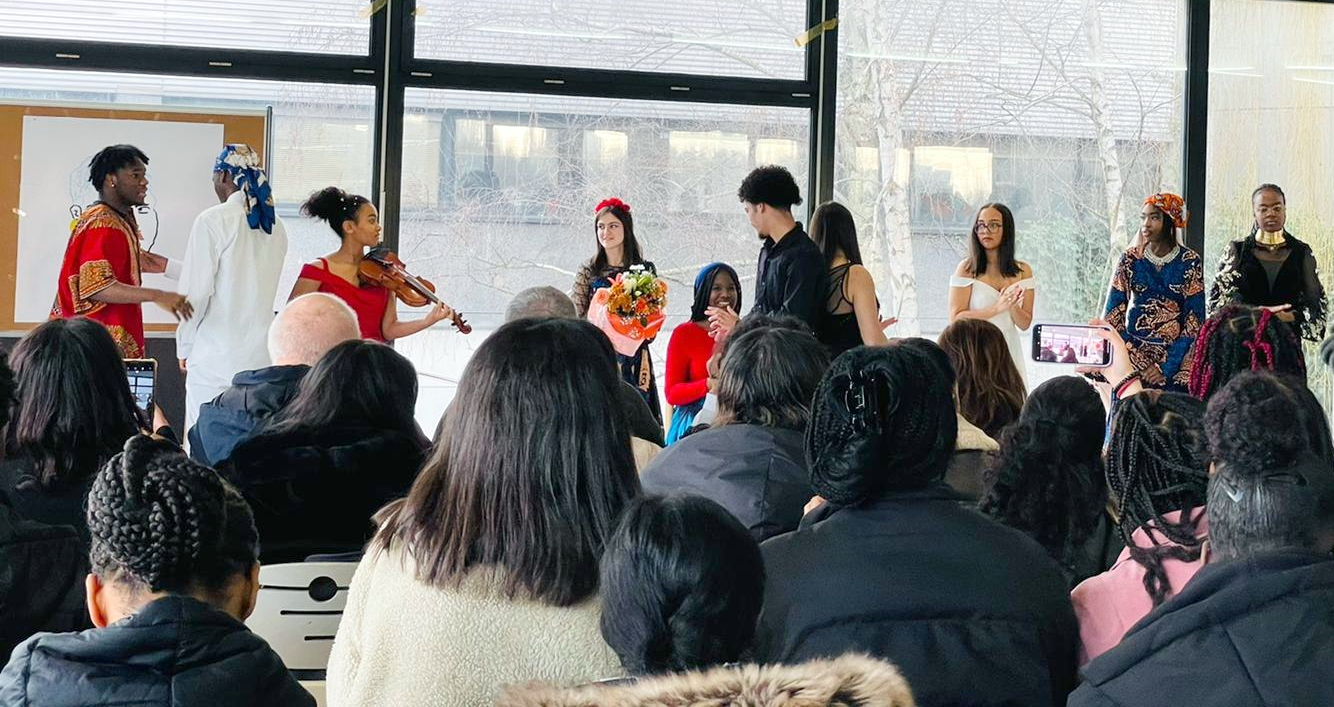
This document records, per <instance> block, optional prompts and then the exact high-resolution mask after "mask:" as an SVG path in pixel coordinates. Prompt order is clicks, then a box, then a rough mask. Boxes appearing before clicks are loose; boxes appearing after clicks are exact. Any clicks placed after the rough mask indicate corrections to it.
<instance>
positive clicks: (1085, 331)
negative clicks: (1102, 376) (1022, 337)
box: [1032, 324, 1115, 368]
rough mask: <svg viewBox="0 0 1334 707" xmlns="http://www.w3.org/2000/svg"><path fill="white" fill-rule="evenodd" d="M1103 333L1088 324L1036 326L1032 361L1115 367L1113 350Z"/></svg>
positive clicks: (1092, 366) (1091, 366) (1034, 328)
mask: <svg viewBox="0 0 1334 707" xmlns="http://www.w3.org/2000/svg"><path fill="white" fill-rule="evenodd" d="M1101 331H1102V330H1101V328H1100V327H1098V326H1090V325H1087V324H1035V325H1034V326H1033V350H1032V357H1033V360H1034V361H1037V362H1039V363H1057V364H1067V365H1075V366H1084V367H1089V368H1105V367H1107V366H1109V365H1111V363H1112V346H1111V344H1110V342H1108V341H1107V340H1106V339H1105V338H1104V336H1103V335H1102V334H1101V333H1100V332H1101ZM1112 333H1115V332H1112Z"/></svg>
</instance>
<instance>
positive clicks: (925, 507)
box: [756, 341, 1077, 705]
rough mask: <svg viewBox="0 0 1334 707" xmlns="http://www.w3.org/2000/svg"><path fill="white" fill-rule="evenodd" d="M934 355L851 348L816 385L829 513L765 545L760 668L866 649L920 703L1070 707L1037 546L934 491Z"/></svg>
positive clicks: (812, 429) (1068, 618)
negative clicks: (888, 664) (893, 670)
mask: <svg viewBox="0 0 1334 707" xmlns="http://www.w3.org/2000/svg"><path fill="white" fill-rule="evenodd" d="M930 346H933V344H931V343H930V342H925V341H920V342H914V343H911V344H905V343H903V342H891V343H890V345H889V346H887V347H865V348H858V349H853V350H851V351H848V352H847V353H845V354H843V355H842V356H839V357H838V359H836V360H835V361H834V363H833V365H832V366H831V367H830V369H829V371H828V372H827V373H826V374H825V377H824V379H823V380H821V382H820V386H819V389H818V390H817V391H816V394H815V398H814V403H813V406H812V412H811V422H810V426H809V427H808V428H807V436H806V449H807V456H808V458H809V459H810V461H811V481H812V485H813V486H814V488H815V491H816V492H817V493H819V494H820V495H821V496H822V497H824V498H825V499H827V503H825V504H824V505H823V506H821V507H820V508H818V509H816V510H814V511H813V512H812V513H810V514H809V515H807V517H806V519H804V520H803V521H802V527H801V529H799V530H797V531H796V532H793V533H789V534H787V535H780V536H778V537H776V538H772V539H770V540H768V541H767V542H765V543H764V544H763V545H762V546H761V551H762V553H763V556H764V564H765V572H766V574H767V577H768V579H767V581H766V584H765V600H764V609H763V611H762V612H761V615H760V620H759V628H758V631H757V638H756V644H757V648H756V653H757V657H758V658H760V659H761V660H763V661H766V662H785V663H786V662H796V661H801V660H807V659H810V658H813V657H817V656H834V655H840V654H842V653H844V652H847V651H865V652H868V653H870V654H872V655H875V656H880V657H883V658H886V659H888V660H891V661H894V662H895V663H896V664H897V665H898V666H899V668H900V670H902V671H903V674H904V676H905V677H906V678H907V679H908V682H909V684H911V685H912V689H913V693H914V695H915V697H916V699H917V701H918V703H919V704H925V705H939V704H969V705H1012V704H1022V705H1059V704H1063V703H1064V701H1065V696H1066V694H1067V693H1068V692H1069V691H1070V688H1071V687H1072V686H1073V685H1074V676H1075V643H1076V639H1077V629H1076V626H1075V617H1074V612H1073V611H1072V610H1071V607H1070V598H1069V594H1068V592H1067V590H1066V586H1065V582H1064V581H1063V579H1062V577H1061V574H1060V572H1059V571H1058V570H1057V568H1056V566H1055V564H1054V563H1053V562H1052V561H1051V559H1050V558H1049V557H1047V554H1046V553H1045V552H1044V551H1043V549H1042V547H1041V546H1040V545H1038V544H1037V543H1036V542H1034V541H1033V540H1032V539H1030V538H1028V537H1027V536H1025V535H1024V534H1022V533H1020V532H1018V531H1015V530H1012V529H1010V528H1006V527H1004V526H1002V525H1000V524H998V523H996V522H995V521H992V520H990V519H988V518H986V517H985V516H983V515H981V514H979V513H977V512H975V511H973V510H971V509H968V508H965V507H963V506H962V505H961V504H960V502H959V501H960V499H959V497H958V496H957V495H956V494H955V493H954V492H953V491H951V490H950V489H949V488H948V487H947V486H945V484H944V483H943V482H942V477H943V476H944V474H945V468H946V465H947V463H948V460H949V455H950V452H951V451H952V450H953V449H954V445H955V434H956V426H955V409H954V401H953V400H952V398H951V395H950V391H951V390H953V388H954V381H953V380H952V379H951V376H950V375H949V372H948V371H947V370H945V369H944V368H943V367H942V366H940V365H939V364H938V363H937V362H936V361H935V359H933V357H932V356H931V355H929V354H927V353H926V351H925V348H926V347H930ZM961 676H966V679H963V678H961Z"/></svg>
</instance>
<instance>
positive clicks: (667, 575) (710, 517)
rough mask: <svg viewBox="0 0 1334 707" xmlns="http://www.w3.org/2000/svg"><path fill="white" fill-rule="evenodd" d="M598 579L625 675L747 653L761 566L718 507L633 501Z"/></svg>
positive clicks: (740, 530) (681, 499) (694, 666)
mask: <svg viewBox="0 0 1334 707" xmlns="http://www.w3.org/2000/svg"><path fill="white" fill-rule="evenodd" d="M601 577H602V580H601V581H602V637H603V638H604V639H606V641H607V645H609V646H611V648H612V650H614V651H616V655H618V656H620V658H621V666H622V667H624V668H625V670H626V672H628V673H629V674H631V675H650V674H656V673H668V672H682V671H686V670H702V669H704V668H710V667H713V666H715V665H724V664H727V663H735V662H737V661H739V660H741V659H742V658H743V657H745V656H746V655H747V654H748V652H749V650H750V647H751V642H752V641H753V640H754V638H755V617H757V616H758V615H759V613H760V601H761V600H762V599H763V598H764V564H763V562H762V561H761V560H760V548H759V545H757V544H756V543H755V540H754V539H753V538H751V536H750V533H749V532H747V530H746V529H745V527H743V526H742V525H741V524H740V523H739V522H737V520H736V518H734V517H732V515H731V514H730V513H728V511H727V510H726V509H725V508H723V507H722V506H720V505H718V504H717V503H714V502H713V501H710V500H708V499H707V498H701V497H699V496H667V497H657V496H646V497H641V498H639V499H637V500H636V501H635V502H634V503H632V504H631V505H630V508H629V509H628V510H627V511H626V512H625V516H624V517H622V518H621V523H620V526H619V528H618V529H617V531H616V533H615V534H614V535H613V536H612V537H611V539H610V540H609V541H608V542H607V550H606V552H605V553H604V554H603V556H602V575H601Z"/></svg>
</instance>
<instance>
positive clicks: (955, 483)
mask: <svg viewBox="0 0 1334 707" xmlns="http://www.w3.org/2000/svg"><path fill="white" fill-rule="evenodd" d="M902 345H904V346H909V347H912V348H914V349H916V350H918V351H921V352H922V353H924V354H926V355H927V356H928V357H929V358H930V359H931V360H932V361H933V362H934V363H935V364H936V365H937V367H938V368H939V369H940V371H941V372H942V375H944V376H946V377H948V378H949V379H950V380H954V364H953V363H952V362H951V361H950V357H949V356H948V355H946V353H945V351H944V350H943V349H941V348H940V346H938V345H935V344H932V343H931V342H930V341H928V340H926V339H904V340H903V341H902ZM955 402H956V408H955V413H954V420H955V422H956V423H957V424H958V426H959V433H958V435H957V436H956V438H955V441H954V451H953V452H952V453H951V454H950V461H949V465H948V466H947V467H946V469H945V484H946V485H948V486H949V487H950V488H952V489H954V492H955V493H957V494H959V496H960V497H961V498H962V499H963V500H964V501H966V502H967V503H969V504H975V503H977V502H978V501H979V500H981V498H982V493H983V491H985V490H986V485H985V484H984V483H983V477H984V476H985V474H986V470H987V469H988V468H990V466H991V464H992V461H993V460H994V459H995V457H996V452H997V451H999V450H1000V445H999V444H997V443H996V440H994V439H992V438H991V437H989V436H987V433H986V432H983V431H982V430H981V428H979V427H977V426H976V425H974V424H973V423H971V422H969V421H968V420H966V419H964V416H963V415H961V414H959V412H958V408H957V402H958V401H957V399H956V401H955Z"/></svg>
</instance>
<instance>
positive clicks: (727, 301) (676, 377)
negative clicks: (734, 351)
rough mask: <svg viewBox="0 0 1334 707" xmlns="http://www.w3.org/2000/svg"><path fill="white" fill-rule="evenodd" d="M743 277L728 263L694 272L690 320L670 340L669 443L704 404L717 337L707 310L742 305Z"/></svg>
mask: <svg viewBox="0 0 1334 707" xmlns="http://www.w3.org/2000/svg"><path fill="white" fill-rule="evenodd" d="M740 282H741V279H740V278H738V277H737V274H736V271H735V270H733V269H732V266H730V265H728V264H726V263H710V264H708V265H705V266H704V267H703V268H701V269H700V271H699V274H698V275H696V276H695V301H694V302H693V303H692V304H691V305H690V321H688V322H682V323H681V324H680V325H678V326H677V327H676V328H675V329H673V330H672V338H671V341H669V342H668V343H667V383H666V386H665V388H664V390H665V392H666V394H667V404H668V405H671V406H672V408H673V409H672V424H671V428H670V429H669V430H668V431H667V444H672V443H673V442H675V441H677V440H678V439H681V438H682V437H684V436H685V435H686V433H687V432H688V431H689V430H690V428H691V427H692V426H693V425H694V420H695V415H696V414H698V413H699V411H700V408H702V407H703V406H704V399H705V397H707V396H708V394H709V391H710V385H711V381H710V379H711V378H713V376H711V375H709V371H708V362H709V358H710V357H711V356H713V349H714V339H713V335H712V332H711V331H710V327H709V317H708V315H707V314H705V310H707V309H709V308H710V307H719V308H724V309H726V308H730V309H733V310H740V309H741V285H740Z"/></svg>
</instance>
